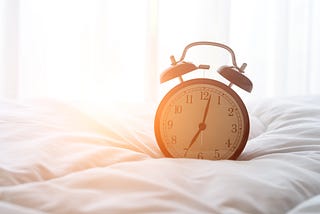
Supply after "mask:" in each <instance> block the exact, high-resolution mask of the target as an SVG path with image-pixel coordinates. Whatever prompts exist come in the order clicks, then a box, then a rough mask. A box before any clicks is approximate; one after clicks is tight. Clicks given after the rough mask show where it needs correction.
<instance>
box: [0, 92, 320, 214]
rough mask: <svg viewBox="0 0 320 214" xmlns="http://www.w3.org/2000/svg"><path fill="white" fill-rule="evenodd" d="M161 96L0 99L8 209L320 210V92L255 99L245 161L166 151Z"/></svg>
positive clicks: (1, 195)
mask: <svg viewBox="0 0 320 214" xmlns="http://www.w3.org/2000/svg"><path fill="white" fill-rule="evenodd" d="M155 109H156V107H155V106H154V105H138V106H136V107H133V106H132V105H131V106H129V105H123V104H121V105H120V104H114V105H112V106H108V107H107V106H104V107H102V106H96V108H94V109H89V108H83V107H79V106H75V105H73V104H68V103H65V102H58V101H53V100H41V101H24V102H22V103H17V102H11V101H8V100H2V101H1V102H0V213H305V212H306V211H308V212H317V211H319V210H320V198H319V195H320V96H307V97H288V98H273V99H264V100H261V101H254V102H251V103H248V110H249V114H250V121H251V130H250V137H249V141H248V143H247V146H246V148H245V150H244V152H243V153H242V154H241V156H240V157H239V158H238V160H236V161H231V160H221V161H208V160H195V159H184V158H181V159H172V158H165V157H164V156H163V154H162V153H161V151H160V150H159V148H158V146H157V144H156V141H155V137H154V133H153V119H154V114H155Z"/></svg>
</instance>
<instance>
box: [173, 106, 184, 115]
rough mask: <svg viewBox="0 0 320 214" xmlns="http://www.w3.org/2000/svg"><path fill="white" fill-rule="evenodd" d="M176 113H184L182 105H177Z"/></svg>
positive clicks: (175, 107)
mask: <svg viewBox="0 0 320 214" xmlns="http://www.w3.org/2000/svg"><path fill="white" fill-rule="evenodd" d="M174 113H175V114H180V113H182V105H175V106H174Z"/></svg>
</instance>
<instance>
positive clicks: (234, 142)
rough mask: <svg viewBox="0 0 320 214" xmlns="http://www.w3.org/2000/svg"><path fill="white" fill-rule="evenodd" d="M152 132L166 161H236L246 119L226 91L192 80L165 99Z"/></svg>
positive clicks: (246, 131)
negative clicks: (169, 159) (179, 159)
mask: <svg viewBox="0 0 320 214" xmlns="http://www.w3.org/2000/svg"><path fill="white" fill-rule="evenodd" d="M154 129H155V135H156V139H157V142H158V145H159V147H160V149H161V151H162V152H163V153H164V155H165V156H167V157H175V158H197V159H209V160H220V159H236V158H237V157H238V156H239V155H240V154H241V152H242V151H243V149H244V147H245V145H246V142H247V139H248V134H249V117H248V112H247V110H246V108H245V105H244V103H243V102H242V100H241V99H240V97H239V96H238V95H237V94H236V93H235V92H234V91H233V90H232V89H231V88H230V87H228V86H226V85H225V84H223V83H221V82H218V81H215V80H211V79H192V80H189V81H186V82H182V83H180V84H179V85H177V86H176V87H174V88H173V89H171V90H170V91H169V92H168V93H167V94H166V95H165V97H164V98H163V99H162V101H161V103H160V104H159V107H158V109H157V112H156V117H155V122H154Z"/></svg>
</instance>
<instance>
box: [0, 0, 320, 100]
mask: <svg viewBox="0 0 320 214" xmlns="http://www.w3.org/2000/svg"><path fill="white" fill-rule="evenodd" d="M319 20H320V1H317V0H161V1H160V0H135V1H133V0H105V1H103V0H51V1H50V0H27V1H23V0H0V97H2V98H9V99H24V98H35V97H49V98H55V99H61V100H71V101H77V102H87V103H94V102H106V103H109V102H111V101H114V100H121V101H125V102H129V101H130V102H133V101H138V102H142V101H159V100H160V99H161V97H162V96H163V95H164V93H165V92H166V91H167V90H169V89H170V88H171V87H172V86H174V85H176V84H177V83H178V81H176V80H173V81H170V82H168V83H165V84H163V85H160V84H159V76H160V73H161V72H162V71H163V70H164V69H166V68H167V67H169V66H170V60H169V57H170V55H174V56H175V57H176V59H178V58H180V56H181V53H182V51H183V49H184V47H185V46H186V45H187V44H189V43H191V42H195V41H202V40H207V41H214V42H220V43H224V44H227V45H228V46H230V47H231V48H232V49H233V50H234V52H235V53H236V57H237V62H238V64H239V65H241V64H242V63H243V62H246V63H247V64H248V66H247V69H246V72H247V73H246V74H247V76H248V77H249V78H250V79H251V80H252V82H253V84H254V89H253V92H252V93H251V94H248V93H246V92H241V91H240V90H238V89H237V88H236V87H235V88H234V89H235V90H236V91H237V92H239V93H240V95H241V96H242V97H243V98H244V99H247V98H248V97H250V98H255V97H260V98H261V97H273V96H291V95H302V94H317V93H319V92H320V84H319V82H320V60H319V59H320V58H319V56H320V23H319ZM186 61H191V62H193V63H195V64H200V63H202V64H205V63H208V64H210V65H211V69H210V70H209V71H206V72H203V71H197V72H194V74H193V75H194V77H203V76H205V77H210V78H219V77H218V74H217V73H216V72H215V71H216V69H217V68H218V67H219V66H221V65H225V64H230V56H229V55H228V53H227V52H226V51H224V50H222V49H219V48H214V47H202V46H201V47H194V48H192V49H190V50H189V51H188V54H187V57H186Z"/></svg>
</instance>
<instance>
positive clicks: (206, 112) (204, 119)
mask: <svg viewBox="0 0 320 214" xmlns="http://www.w3.org/2000/svg"><path fill="white" fill-rule="evenodd" d="M210 100H211V95H210V97H209V99H208V102H207V105H206V109H205V110H204V115H203V119H202V123H204V122H205V121H206V118H207V115H208V111H209V105H210Z"/></svg>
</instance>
